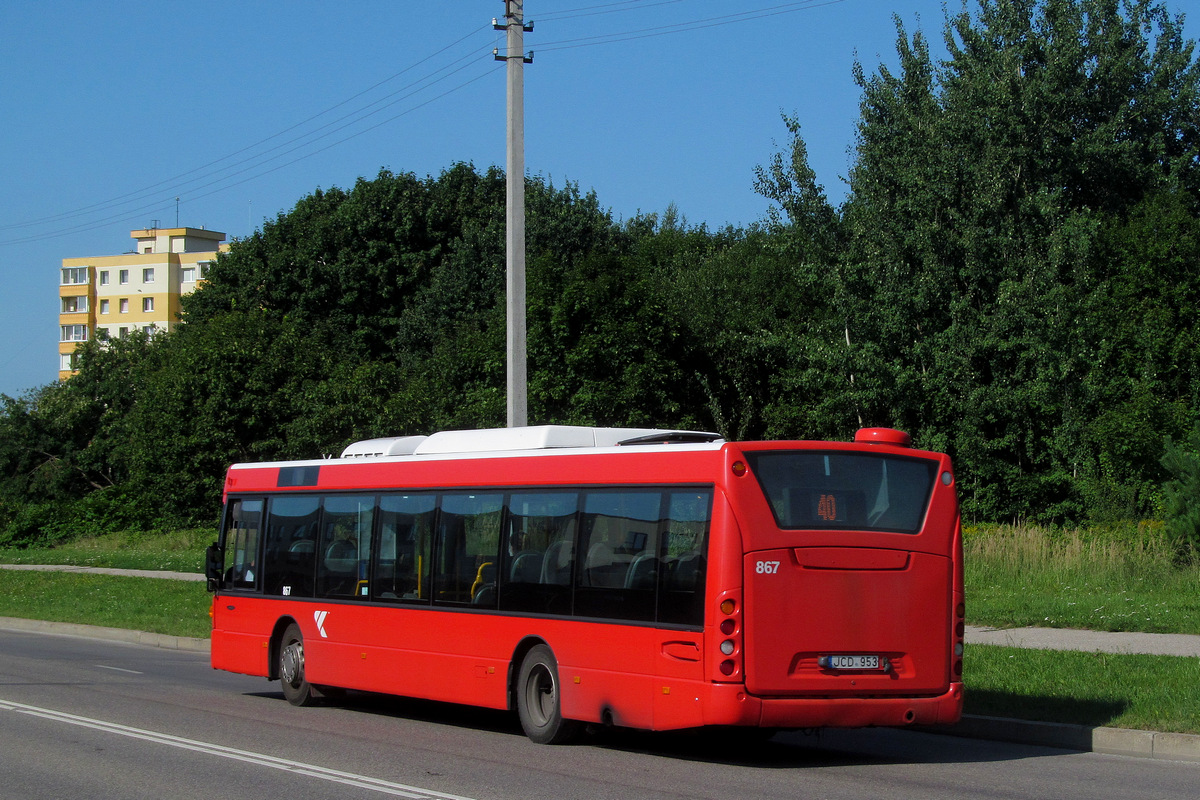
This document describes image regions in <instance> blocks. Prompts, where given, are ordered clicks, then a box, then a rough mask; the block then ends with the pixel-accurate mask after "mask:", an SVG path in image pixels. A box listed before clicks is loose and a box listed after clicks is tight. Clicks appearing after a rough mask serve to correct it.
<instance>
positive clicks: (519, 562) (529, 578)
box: [509, 552, 543, 583]
mask: <svg viewBox="0 0 1200 800" xmlns="http://www.w3.org/2000/svg"><path fill="white" fill-rule="evenodd" d="M542 559H543V554H542V553H533V552H526V553H518V554H517V557H516V558H514V559H513V562H512V568H511V569H510V570H509V577H510V578H511V579H512V582H513V583H537V582H538V579H539V578H540V577H541V575H542Z"/></svg>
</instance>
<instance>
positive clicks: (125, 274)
mask: <svg viewBox="0 0 1200 800" xmlns="http://www.w3.org/2000/svg"><path fill="white" fill-rule="evenodd" d="M117 280H118V281H120V282H121V283H122V284H125V283H129V270H127V269H123V270H121V271H120V272H118V273H117Z"/></svg>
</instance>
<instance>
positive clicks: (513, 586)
mask: <svg viewBox="0 0 1200 800" xmlns="http://www.w3.org/2000/svg"><path fill="white" fill-rule="evenodd" d="M578 507H579V496H578V494H577V493H575V492H563V491H558V492H555V491H549V492H528V493H524V492H521V493H515V494H513V495H510V496H509V498H508V507H507V513H506V514H505V517H504V520H505V521H504V547H503V548H502V552H501V555H502V559H501V569H500V572H499V607H500V609H501V610H503V611H533V612H540V613H544V614H569V613H570V612H571V591H570V584H571V570H570V563H571V562H570V556H571V552H572V550H571V545H572V543H573V542H574V538H575V521H576V512H577V510H578ZM560 561H561V562H563V563H562V564H560V563H559V562H560ZM548 565H549V568H548Z"/></svg>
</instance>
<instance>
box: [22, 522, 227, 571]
mask: <svg viewBox="0 0 1200 800" xmlns="http://www.w3.org/2000/svg"><path fill="white" fill-rule="evenodd" d="M215 539H216V531H213V530H210V529H208V528H198V529H193V530H182V531H171V532H169V533H141V532H130V533H114V534H107V535H105V536H89V537H84V538H81V539H76V540H74V541H72V542H68V543H66V544H62V545H58V546H57V547H30V548H27V549H18V548H0V564H69V565H72V566H77V567H112V568H115V569H153V570H169V571H172V572H196V573H200V572H203V571H204V548H206V547H207V546H208V545H210V544H211V543H212V542H213V541H214V540H215Z"/></svg>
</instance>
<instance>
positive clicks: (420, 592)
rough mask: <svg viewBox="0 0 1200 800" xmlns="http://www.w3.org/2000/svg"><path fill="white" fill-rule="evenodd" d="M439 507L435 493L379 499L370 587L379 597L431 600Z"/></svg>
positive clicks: (422, 601)
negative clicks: (436, 517)
mask: <svg viewBox="0 0 1200 800" xmlns="http://www.w3.org/2000/svg"><path fill="white" fill-rule="evenodd" d="M436 509H437V496H436V495H433V494H409V495H384V496H383V497H381V498H379V552H378V554H377V556H376V562H375V574H374V578H373V581H374V583H373V584H372V586H371V590H372V594H373V595H374V596H375V598H376V599H379V600H388V601H405V602H421V603H428V602H429V571H430V567H431V566H432V563H433V562H432V558H431V556H430V551H431V550H432V548H433V521H434V514H435V511H436Z"/></svg>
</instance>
